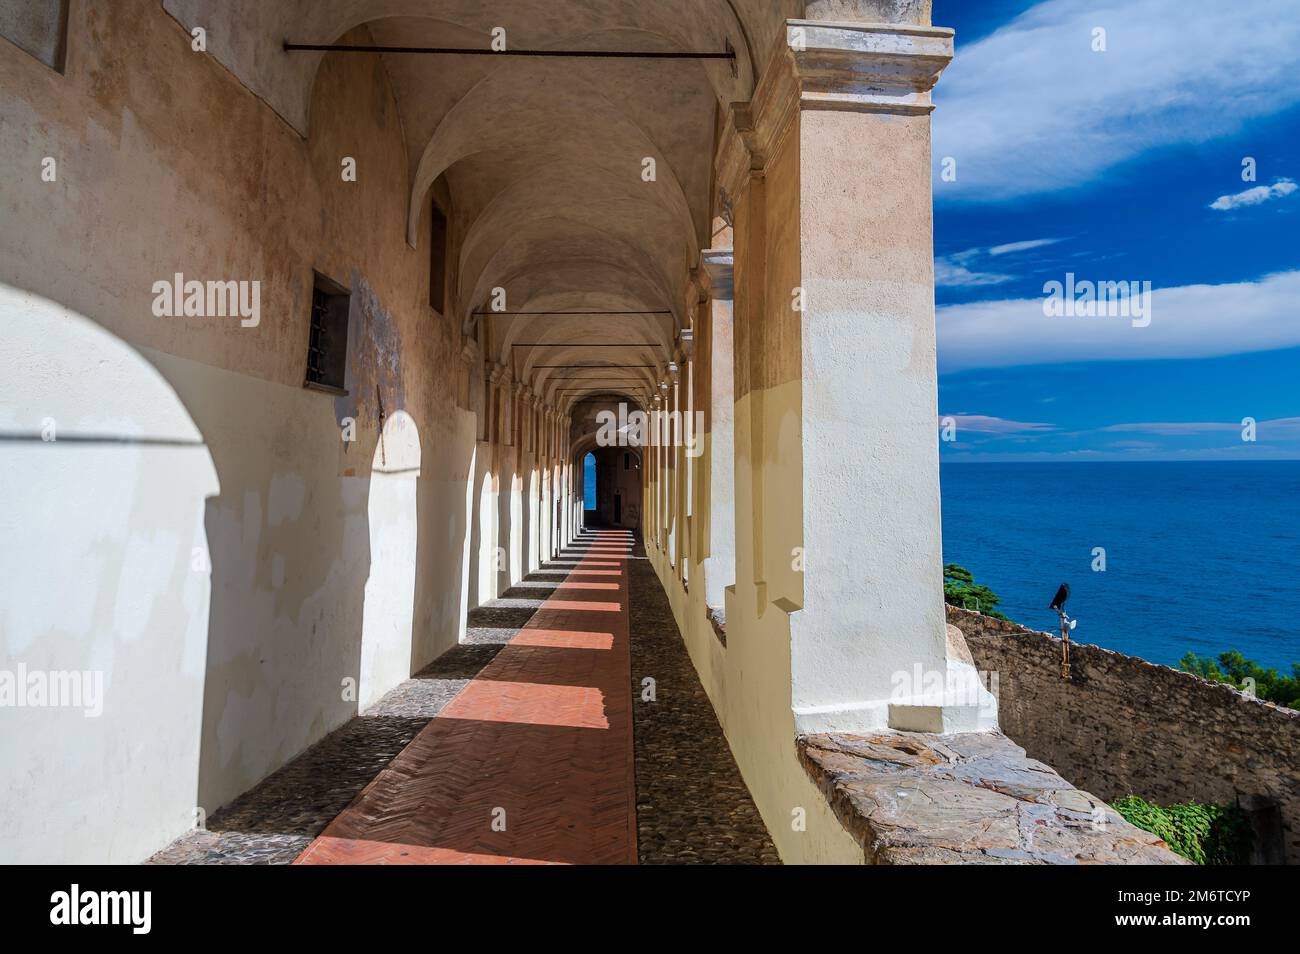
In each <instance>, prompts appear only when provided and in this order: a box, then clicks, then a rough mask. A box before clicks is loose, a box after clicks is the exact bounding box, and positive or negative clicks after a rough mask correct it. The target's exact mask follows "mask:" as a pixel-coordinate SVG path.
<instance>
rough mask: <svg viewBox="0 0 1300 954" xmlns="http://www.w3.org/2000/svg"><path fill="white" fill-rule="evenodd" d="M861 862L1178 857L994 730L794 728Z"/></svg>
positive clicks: (1176, 860) (1174, 860)
mask: <svg viewBox="0 0 1300 954" xmlns="http://www.w3.org/2000/svg"><path fill="white" fill-rule="evenodd" d="M798 747H799V760H800V761H801V762H802V763H803V766H804V768H805V770H806V771H807V772H808V775H809V776H810V777H811V778H812V780H813V782H814V783H815V784H816V785H817V787H818V788H819V789H820V790H821V793H822V794H823V795H824V796H825V797H826V800H827V801H828V802H829V803H830V806H831V808H832V810H833V811H834V812H835V815H836V817H837V818H839V820H840V823H841V824H842V825H844V828H845V829H846V830H847V831H848V832H849V834H850V835H852V836H853V837H854V839H856V840H857V842H858V844H859V845H861V846H862V852H863V857H864V859H865V860H866V862H867V863H868V864H877V865H916V864H994V865H1015V864H1040V865H1041V864H1065V865H1068V864H1146V865H1153V864H1170V865H1177V864H1186V863H1187V862H1185V861H1184V860H1183V859H1182V858H1180V857H1178V856H1177V855H1175V854H1174V853H1173V852H1171V851H1170V850H1169V849H1168V847H1167V846H1166V845H1165V843H1164V842H1163V841H1161V840H1160V839H1159V838H1157V837H1156V836H1155V835H1152V834H1150V833H1148V832H1145V831H1142V830H1141V829H1140V828H1136V827H1134V826H1133V825H1130V824H1129V823H1128V822H1127V821H1125V820H1124V819H1123V818H1122V817H1120V815H1119V814H1118V813H1117V812H1116V811H1115V810H1114V809H1112V808H1109V807H1108V806H1107V805H1106V804H1105V803H1104V802H1103V801H1102V800H1101V799H1099V798H1097V797H1096V796H1094V795H1090V794H1089V793H1088V792H1083V791H1080V790H1079V789H1077V788H1075V787H1074V786H1073V785H1071V784H1070V783H1069V782H1067V781H1066V780H1065V779H1063V778H1062V777H1061V776H1060V775H1058V774H1057V773H1056V772H1054V771H1052V769H1051V768H1049V767H1048V766H1046V765H1044V764H1043V763H1041V762H1036V761H1034V760H1033V759H1029V758H1026V757H1025V750H1024V749H1022V748H1020V746H1018V745H1016V744H1015V743H1013V742H1012V741H1011V740H1010V739H1008V738H1007V737H1006V736H1005V735H1002V734H1001V733H1000V732H978V733H959V734H953V735H931V734H928V733H920V732H890V733H882V734H878V735H871V736H858V735H846V734H841V733H820V734H817V735H807V736H801V737H800V738H799V740H798Z"/></svg>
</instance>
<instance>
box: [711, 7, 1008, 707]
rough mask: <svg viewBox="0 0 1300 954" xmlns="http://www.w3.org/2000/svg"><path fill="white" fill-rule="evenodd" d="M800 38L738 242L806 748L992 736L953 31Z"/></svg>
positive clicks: (768, 519)
mask: <svg viewBox="0 0 1300 954" xmlns="http://www.w3.org/2000/svg"><path fill="white" fill-rule="evenodd" d="M927 19H928V18H927ZM785 41H786V42H785V44H784V45H783V46H782V47H781V48H780V49H779V50H778V53H777V55H776V56H775V58H774V60H773V62H772V63H771V64H769V66H768V68H767V70H765V72H764V75H763V79H762V81H761V83H760V85H759V88H758V90H757V91H756V93H755V96H754V99H753V101H752V102H751V103H750V104H746V105H745V106H742V107H739V108H738V109H737V110H736V113H735V116H734V122H735V126H736V129H737V132H738V133H739V135H740V137H741V138H742V139H743V140H744V142H745V145H746V148H747V151H748V153H749V157H748V158H749V160H750V162H749V165H750V168H749V170H748V174H749V175H750V176H751V177H758V176H761V178H762V190H761V192H757V193H756V192H755V191H754V189H753V184H752V180H751V186H750V187H749V189H748V190H747V191H748V193H749V194H748V197H747V201H746V202H745V203H743V204H739V205H738V226H737V233H738V234H739V233H741V232H744V233H745V235H746V241H745V247H744V249H743V251H744V252H745V254H746V255H747V256H748V258H749V261H747V262H746V263H745V264H746V265H747V271H748V273H749V278H748V280H747V286H746V287H747V290H748V295H749V298H750V301H751V307H750V308H749V309H748V313H747V314H746V317H745V320H747V321H752V322H754V327H751V328H747V329H745V334H746V336H747V337H748V338H749V339H750V342H751V344H750V345H749V347H750V353H751V355H754V356H756V357H757V356H761V361H755V362H753V363H751V367H750V368H749V369H748V371H749V376H750V381H749V382H748V391H749V407H750V409H751V413H752V415H753V417H754V419H753V422H752V425H751V435H750V441H751V444H752V446H751V447H750V455H751V460H750V466H751V467H752V468H753V470H754V471H755V473H754V475H753V478H752V486H751V487H750V492H751V493H752V495H753V497H754V503H755V511H756V513H758V514H761V520H762V522H761V523H759V522H758V521H756V526H755V531H754V532H755V534H756V536H755V538H754V546H755V550H756V552H755V559H754V572H755V576H754V581H755V583H756V585H757V593H758V595H759V600H760V603H764V604H766V605H768V606H776V607H780V608H781V609H783V610H785V611H786V612H788V613H789V614H790V634H791V646H790V666H791V703H792V707H793V710H794V714H795V721H796V727H797V729H798V731H801V732H819V731H869V730H878V729H881V728H885V727H894V728H906V729H926V730H929V731H969V730H972V729H976V728H980V727H984V726H987V725H989V724H991V722H992V721H995V719H996V709H995V708H993V710H992V712H993V715H992V716H991V718H990V716H989V707H988V706H987V705H985V704H983V703H982V700H980V699H975V700H972V701H973V703H974V704H971V705H966V704H964V703H965V701H966V700H963V698H960V697H959V696H958V695H955V694H953V693H951V692H949V691H948V689H949V684H948V669H949V666H948V652H947V641H946V636H945V620H944V609H943V587H942V551H941V546H940V509H939V460H938V442H937V437H936V432H935V421H936V419H937V410H938V409H937V393H938V390H937V371H936V365H935V330H934V251H933V234H932V227H933V225H932V206H931V203H932V199H931V191H930V112H931V110H932V109H933V107H932V105H931V102H930V89H931V88H932V87H933V85H934V83H935V81H936V80H937V79H938V76H939V73H940V72H941V71H942V69H943V68H944V66H946V65H947V63H948V62H949V60H950V59H951V56H952V31H951V30H948V29H943V28H936V27H931V26H928V25H923V24H915V23H878V22H865V23H855V22H833V21H822V20H789V21H787V22H786V25H785ZM741 214H747V215H749V216H751V218H752V219H753V220H751V221H749V222H747V223H744V228H743V229H742V227H741V224H740V222H739V216H740V215H741ZM755 216H761V219H755V218H753V217H755ZM737 246H738V247H737V255H738V258H737V262H736V268H737V276H738V279H739V275H740V269H741V260H740V258H739V255H740V253H741V251H742V249H741V247H740V242H739V240H738V242H737ZM755 269H759V270H760V272H755ZM738 295H739V291H738ZM753 302H757V311H758V314H754V313H753V312H754V310H755V309H754V308H753V306H752V303H753ZM738 320H740V318H739V312H738ZM759 612H760V613H762V612H763V608H762V606H760V608H759ZM961 695H962V696H964V693H962V694H961Z"/></svg>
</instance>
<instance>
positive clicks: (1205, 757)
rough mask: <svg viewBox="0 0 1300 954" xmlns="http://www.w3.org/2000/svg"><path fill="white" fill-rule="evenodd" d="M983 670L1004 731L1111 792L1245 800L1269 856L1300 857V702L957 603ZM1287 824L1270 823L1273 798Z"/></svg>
mask: <svg viewBox="0 0 1300 954" xmlns="http://www.w3.org/2000/svg"><path fill="white" fill-rule="evenodd" d="M947 612H948V622H949V623H951V624H953V625H955V626H957V627H958V628H959V629H961V631H962V633H963V634H964V635H965V637H966V645H967V646H968V647H969V648H970V652H971V656H972V658H973V659H974V662H975V666H976V668H977V669H979V670H981V671H984V672H995V673H997V693H996V694H997V696H998V717H999V722H1000V724H1001V728H1002V731H1003V732H1005V733H1006V734H1007V735H1008V736H1010V737H1011V738H1012V739H1014V740H1015V741H1016V742H1017V743H1019V744H1020V745H1022V746H1024V748H1025V750H1026V751H1027V752H1028V754H1029V755H1030V756H1031V757H1032V758H1035V759H1039V760H1041V761H1043V762H1046V763H1047V764H1048V765H1051V766H1052V767H1053V768H1054V769H1056V770H1057V771H1058V772H1060V773H1061V774H1062V775H1063V776H1065V778H1067V779H1069V780H1070V781H1071V782H1073V783H1074V784H1075V785H1078V786H1080V787H1082V788H1085V789H1087V790H1088V791H1090V792H1095V793H1096V794H1098V795H1100V796H1101V797H1102V798H1105V799H1106V800H1107V801H1114V800H1115V799H1117V798H1122V797H1123V796H1125V795H1129V794H1134V795H1140V796H1142V797H1143V798H1146V799H1148V800H1150V801H1154V802H1157V803H1159V804H1161V805H1167V804H1172V803H1175V802H1185V801H1201V802H1215V803H1221V804H1222V803H1232V802H1239V803H1240V804H1241V805H1242V807H1244V808H1247V809H1248V810H1251V811H1252V812H1254V813H1255V819H1256V824H1257V832H1258V833H1259V835H1260V836H1261V837H1260V838H1259V839H1257V841H1259V842H1260V844H1257V852H1260V851H1262V852H1263V855H1262V860H1279V861H1280V860H1281V858H1280V857H1278V856H1279V855H1282V854H1284V855H1285V860H1286V861H1287V863H1289V864H1296V863H1300V712H1296V711H1294V710H1292V709H1285V708H1282V707H1281V706H1277V705H1273V704H1272V703H1267V702H1261V701H1259V700H1257V699H1252V698H1249V697H1247V696H1246V695H1244V694H1243V693H1241V692H1238V691H1237V690H1235V689H1233V688H1231V687H1230V686H1225V685H1222V684H1219V683H1213V682H1209V681H1207V680H1204V679H1200V678H1198V677H1196V676H1193V675H1191V674H1190V673H1185V672H1182V671H1180V670H1177V669H1171V668H1169V667H1168V666H1159V665H1155V664H1153V663H1149V662H1147V661H1146V660H1143V659H1139V658H1137V657H1135V656H1126V655H1124V654H1123V653H1117V652H1113V651H1111V650H1108V649H1102V648H1100V647H1098V646H1091V645H1087V644H1083V643H1073V642H1072V643H1071V648H1070V662H1071V677H1070V678H1069V679H1063V678H1062V677H1061V641H1060V639H1058V638H1056V637H1054V636H1051V635H1049V634H1047V633H1040V632H1035V631H1034V630H1030V629H1026V628H1025V627H1023V626H1019V625H1017V624H1015V623H1009V622H1006V621H1003V620H997V619H993V618H991V617H988V616H982V615H980V614H979V613H973V612H971V611H969V610H964V609H960V608H958V607H954V606H949V607H948V610H947ZM1270 805H1275V806H1276V807H1277V813H1276V815H1275V816H1274V817H1275V818H1276V821H1277V822H1278V823H1279V825H1280V831H1278V830H1276V829H1275V830H1274V832H1273V833H1272V834H1273V836H1275V837H1276V840H1277V841H1280V842H1281V844H1280V845H1279V844H1276V842H1275V843H1274V846H1273V847H1274V850H1275V854H1273V855H1271V856H1270V855H1269V849H1270V845H1269V844H1268V842H1269V841H1271V840H1272V837H1271V836H1270V832H1269V831H1268V826H1269V816H1270V814H1271V812H1270V811H1269V806H1270Z"/></svg>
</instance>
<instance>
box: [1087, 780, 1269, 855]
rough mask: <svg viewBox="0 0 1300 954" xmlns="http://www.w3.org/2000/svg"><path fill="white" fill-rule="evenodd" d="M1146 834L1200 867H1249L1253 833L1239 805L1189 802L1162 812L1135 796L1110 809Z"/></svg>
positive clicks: (1158, 807) (1121, 800)
mask: <svg viewBox="0 0 1300 954" xmlns="http://www.w3.org/2000/svg"><path fill="white" fill-rule="evenodd" d="M1111 807H1112V808H1114V809H1115V811H1117V812H1119V813H1120V814H1121V815H1123V816H1124V818H1126V819H1127V820H1128V821H1130V822H1132V823H1133V824H1134V825H1136V826H1137V827H1138V828H1141V829H1142V830H1143V831H1149V832H1151V834H1153V835H1155V836H1156V837H1158V838H1161V839H1163V840H1164V842H1165V844H1167V845H1168V846H1169V847H1170V849H1172V850H1173V851H1174V852H1175V853H1176V854H1179V855H1182V856H1183V857H1184V858H1186V859H1187V860H1188V861H1191V862H1193V863H1195V864H1198V865H1244V864H1249V863H1250V851H1251V848H1252V847H1253V845H1254V840H1255V837H1254V832H1252V831H1251V829H1250V819H1249V818H1247V817H1246V813H1245V812H1244V811H1242V810H1241V808H1239V807H1238V806H1236V805H1202V804H1198V803H1196V802H1187V803H1185V804H1182V805H1170V806H1169V807H1168V808H1161V807H1160V806H1159V805H1154V804H1152V803H1151V802H1148V801H1146V800H1145V799H1143V798H1139V797H1138V796H1136V795H1129V796H1127V797H1125V798H1121V799H1120V800H1119V801H1117V802H1115V804H1114V805H1112V806H1111Z"/></svg>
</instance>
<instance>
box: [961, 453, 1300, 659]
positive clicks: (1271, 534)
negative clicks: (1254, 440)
mask: <svg viewBox="0 0 1300 954" xmlns="http://www.w3.org/2000/svg"><path fill="white" fill-rule="evenodd" d="M939 476H940V482H941V485H942V491H943V558H944V562H945V563H959V564H961V565H962V566H964V567H966V569H968V570H970V571H971V573H973V574H974V575H975V580H976V582H978V583H983V584H985V585H987V586H988V587H989V588H990V589H992V590H993V592H994V593H996V594H998V595H999V596H1000V597H1001V598H1002V603H1001V605H1000V606H999V607H998V608H999V609H1000V610H1002V611H1003V612H1004V613H1006V615H1007V616H1009V617H1011V618H1012V619H1013V620H1015V621H1016V622H1018V623H1022V624H1023V625H1025V626H1029V627H1032V628H1034V629H1044V630H1049V631H1055V630H1056V629H1057V628H1058V623H1057V618H1056V614H1055V613H1053V612H1052V611H1051V610H1049V609H1048V608H1047V606H1048V604H1049V603H1050V602H1051V601H1052V596H1053V595H1054V594H1055V592H1056V588H1057V586H1058V585H1059V584H1061V583H1063V582H1066V583H1069V584H1070V590H1071V595H1070V601H1069V603H1068V604H1067V607H1066V608H1067V610H1068V611H1069V613H1070V615H1071V616H1073V617H1075V618H1077V619H1078V621H1079V622H1078V627H1077V628H1076V629H1075V631H1074V633H1073V634H1072V638H1074V639H1076V640H1078V641H1079V642H1084V643H1095V644H1097V645H1099V646H1105V647H1107V648H1109V649H1115V650H1119V651H1120V652H1124V653H1129V654H1131V655H1134V656H1141V657H1143V658H1144V659H1148V660H1150V661H1152V662H1157V663H1165V664H1168V665H1172V664H1175V663H1177V661H1178V660H1179V659H1180V658H1181V657H1182V655H1183V654H1184V653H1186V652H1188V651H1189V650H1190V651H1192V652H1195V653H1198V654H1200V655H1214V656H1217V655H1218V654H1219V653H1221V652H1223V651H1225V650H1228V649H1238V650H1240V651H1241V652H1242V653H1243V654H1244V655H1245V656H1246V657H1247V658H1248V659H1254V660H1255V661H1256V662H1258V663H1260V664H1261V665H1264V666H1273V667H1276V668H1277V669H1279V670H1281V671H1282V672H1283V673H1285V674H1288V675H1289V674H1290V672H1291V665H1292V663H1293V662H1300V461H1249V462H1202V461H1188V462H1160V463H1100V462H1098V463H1032V464H1028V463H1015V464H1010V463H998V464H942V465H941V466H940V472H939ZM1095 547H1103V548H1105V560H1106V569H1105V571H1104V572H1096V571H1094V570H1093V568H1092V565H1093V562H1094V559H1095V558H1094V556H1093V549H1094V548H1095Z"/></svg>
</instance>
